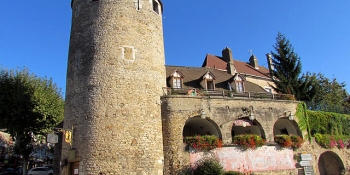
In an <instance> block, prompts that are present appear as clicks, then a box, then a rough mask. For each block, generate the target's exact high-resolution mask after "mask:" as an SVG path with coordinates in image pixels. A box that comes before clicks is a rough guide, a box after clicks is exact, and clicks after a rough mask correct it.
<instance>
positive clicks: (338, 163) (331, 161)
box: [318, 151, 345, 175]
mask: <svg viewBox="0 0 350 175" xmlns="http://www.w3.org/2000/svg"><path fill="white" fill-rule="evenodd" d="M318 169H319V173H320V175H340V174H345V167H344V164H343V161H342V160H341V159H340V157H339V156H338V155H337V154H336V153H334V152H332V151H326V152H324V153H322V154H321V155H320V158H319V159H318Z"/></svg>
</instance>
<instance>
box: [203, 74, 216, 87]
mask: <svg viewBox="0 0 350 175" xmlns="http://www.w3.org/2000/svg"><path fill="white" fill-rule="evenodd" d="M215 79H216V77H215V76H214V75H213V74H212V73H211V72H210V71H208V72H207V73H206V74H205V75H204V76H203V80H202V81H201V83H200V84H201V86H202V87H203V88H204V89H206V90H215Z"/></svg>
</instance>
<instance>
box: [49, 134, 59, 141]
mask: <svg viewBox="0 0 350 175" xmlns="http://www.w3.org/2000/svg"><path fill="white" fill-rule="evenodd" d="M47 142H48V143H58V135H57V134H48V135H47Z"/></svg>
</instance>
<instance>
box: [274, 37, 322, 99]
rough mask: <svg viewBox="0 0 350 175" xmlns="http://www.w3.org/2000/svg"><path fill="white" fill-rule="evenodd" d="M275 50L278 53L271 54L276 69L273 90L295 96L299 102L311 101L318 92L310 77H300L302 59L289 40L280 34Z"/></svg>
mask: <svg viewBox="0 0 350 175" xmlns="http://www.w3.org/2000/svg"><path fill="white" fill-rule="evenodd" d="M274 49H275V50H276V53H275V52H271V55H272V56H273V59H272V62H273V64H274V68H275V70H274V71H273V82H274V83H275V84H276V86H272V88H273V89H274V90H275V91H277V92H279V93H283V94H293V95H294V96H295V97H296V99H297V100H311V99H312V98H313V96H314V94H315V91H316V89H314V88H313V87H314V86H313V83H314V82H313V81H311V80H312V79H310V78H309V77H308V76H300V73H301V61H300V58H299V56H298V55H297V54H296V53H295V52H294V48H293V46H292V45H291V44H290V42H289V40H288V39H287V38H286V37H285V36H284V35H283V34H281V33H280V32H279V33H278V35H277V37H276V44H275V45H274Z"/></svg>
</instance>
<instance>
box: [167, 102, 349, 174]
mask: <svg viewBox="0 0 350 175" xmlns="http://www.w3.org/2000/svg"><path fill="white" fill-rule="evenodd" d="M161 99H162V121H163V139H164V166H165V167H164V168H165V171H164V174H177V173H178V172H180V171H181V170H183V169H185V168H186V167H189V166H190V162H191V158H190V157H192V158H193V157H196V156H194V155H191V154H197V153H190V152H189V151H188V150H186V144H184V143H183V130H184V126H185V124H186V122H188V121H189V120H191V119H193V118H196V117H199V116H200V115H201V110H203V111H204V112H205V114H206V117H207V119H206V120H208V121H211V122H212V123H213V124H214V126H215V127H216V128H215V129H217V130H218V131H219V136H220V137H222V139H223V143H224V148H225V149H224V150H226V152H227V150H232V149H235V147H236V146H234V145H232V144H231V143H232V138H231V137H232V135H231V129H232V125H233V123H234V121H235V120H237V119H239V118H244V117H247V114H246V113H244V112H243V110H242V109H245V108H247V107H249V106H253V109H254V114H255V117H256V123H258V124H259V125H260V126H261V127H262V129H263V131H264V134H265V138H266V140H267V144H266V146H265V147H266V148H268V149H271V148H272V149H276V148H277V147H278V145H277V144H276V143H274V141H273V139H274V138H273V137H274V129H273V128H274V125H275V124H276V123H277V121H280V120H279V119H281V117H282V118H283V117H285V111H289V110H290V111H291V113H292V114H294V113H295V109H296V105H297V104H298V102H297V101H283V100H267V99H248V98H227V97H190V96H163V97H162V98H161ZM197 121H198V120H197ZM290 122H291V123H292V124H294V126H295V127H296V128H298V124H297V122H298V119H297V118H296V119H295V120H293V121H290ZM198 124H200V123H198ZM299 135H301V136H303V137H304V140H305V142H304V144H303V146H302V147H301V148H300V149H297V150H294V151H293V160H294V161H293V163H291V165H289V166H292V167H294V168H292V169H290V167H289V168H287V169H278V167H277V168H276V169H275V170H271V169H269V168H268V167H270V166H266V169H265V170H262V169H260V170H259V171H257V172H254V174H259V175H280V174H298V173H302V172H303V167H302V166H300V164H299V162H300V154H311V155H312V160H311V161H310V162H311V166H312V168H313V170H314V172H315V174H340V173H341V171H342V170H343V172H344V173H345V174H350V160H349V157H350V151H349V149H338V148H333V149H324V148H322V147H320V146H319V145H318V144H317V143H316V142H315V141H314V140H312V142H311V143H309V141H308V140H307V138H306V133H305V132H303V133H299ZM275 147H276V148H275ZM231 148H232V149H231ZM266 148H265V149H266ZM278 150H279V151H281V152H282V153H281V154H284V153H283V152H285V155H289V153H290V151H291V150H290V149H284V148H278ZM216 151H217V153H216V155H219V154H221V153H220V149H219V150H216ZM214 152H215V151H214ZM260 152H261V151H260ZM235 154H236V153H235ZM237 154H249V151H248V152H247V153H245V152H243V153H242V152H241V153H237ZM259 154H260V153H259V149H258V150H257V152H256V155H259ZM322 155H323V156H324V157H323V158H321V157H322ZM232 156H234V155H232ZM197 157H198V156H197ZM228 157H229V156H228ZM263 157H264V156H260V157H257V159H259V158H263ZM276 157H278V156H276ZM289 159H291V156H290V155H289ZM322 159H323V160H322ZM324 160H325V162H323V161H324ZM192 161H193V160H192ZM237 161H239V160H237ZM245 161H247V160H245ZM245 161H239V162H245ZM276 161H280V162H283V161H282V159H279V160H278V158H277V159H276ZM192 163H193V162H192ZM271 166H273V165H272V164H271ZM252 169H254V168H252Z"/></svg>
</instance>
